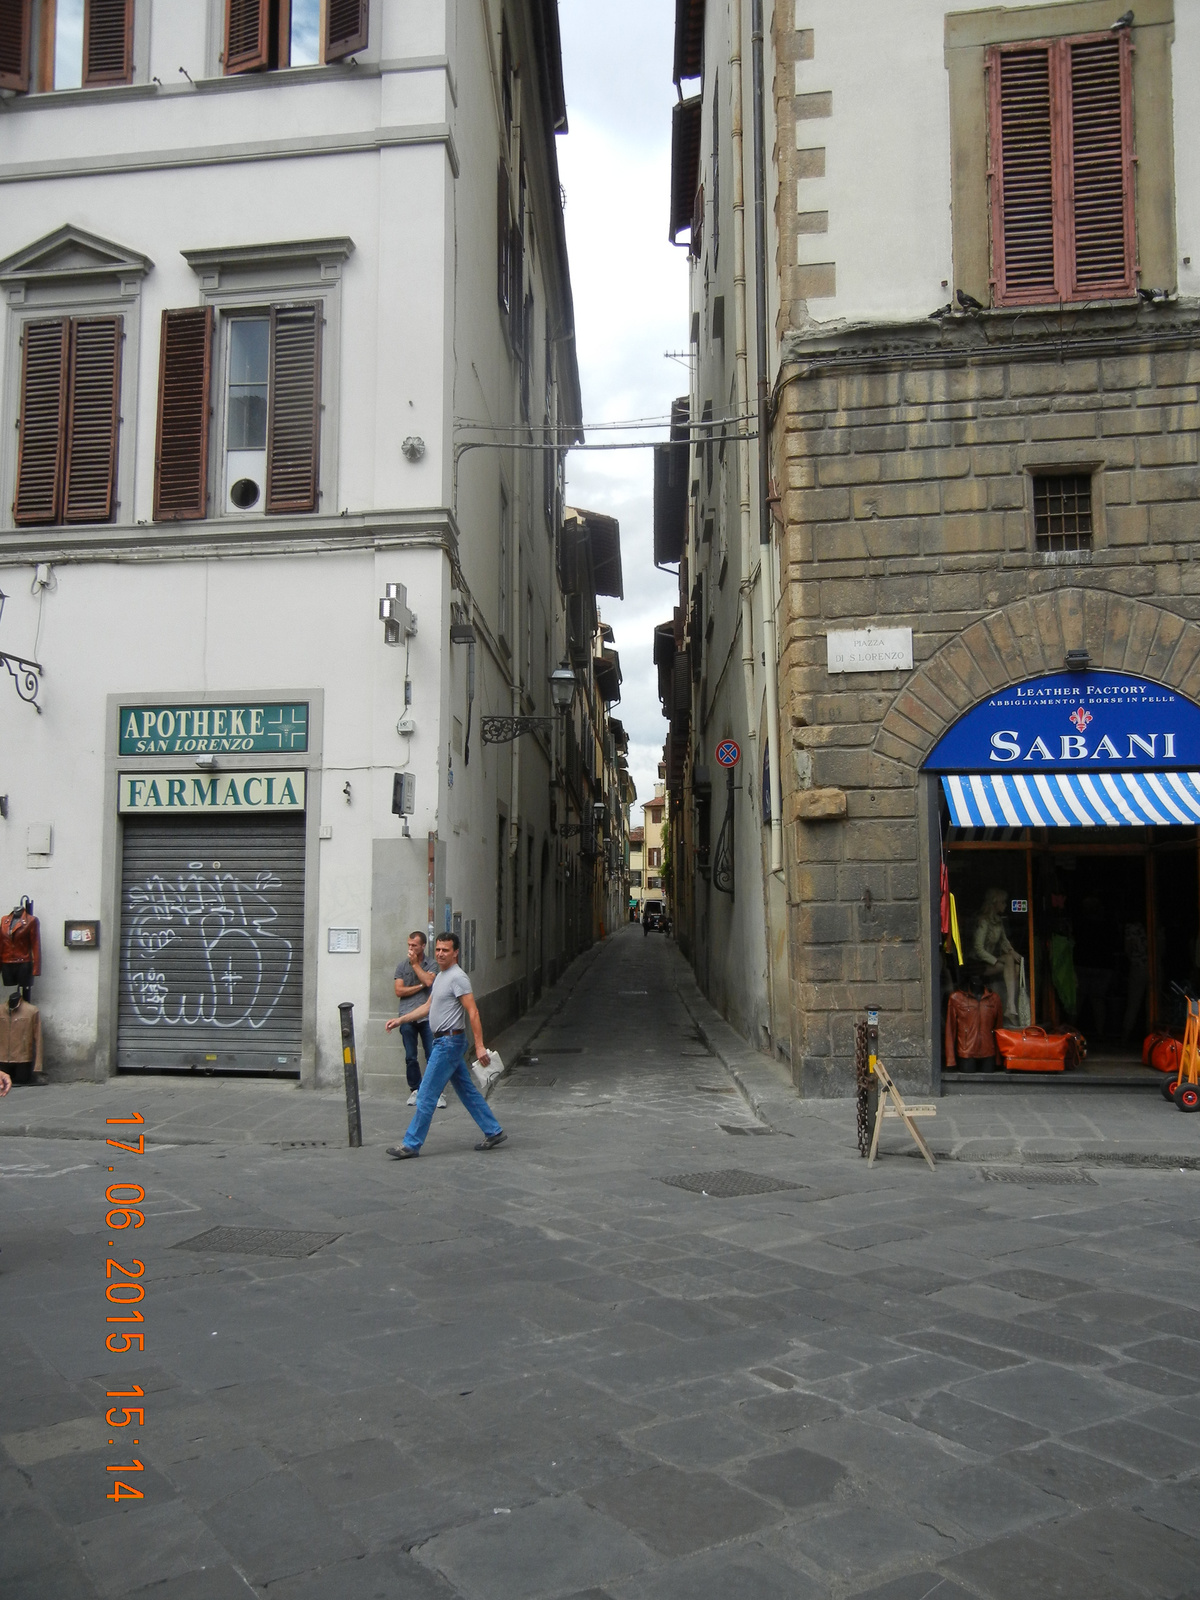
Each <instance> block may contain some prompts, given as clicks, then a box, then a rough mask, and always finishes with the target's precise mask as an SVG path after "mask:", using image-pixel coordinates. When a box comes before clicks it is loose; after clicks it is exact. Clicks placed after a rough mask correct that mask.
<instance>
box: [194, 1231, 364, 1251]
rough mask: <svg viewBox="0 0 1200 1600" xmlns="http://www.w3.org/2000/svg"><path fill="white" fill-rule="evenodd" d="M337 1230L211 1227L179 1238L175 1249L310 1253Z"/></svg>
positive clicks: (330, 1239)
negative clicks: (308, 1231) (203, 1231)
mask: <svg viewBox="0 0 1200 1600" xmlns="http://www.w3.org/2000/svg"><path fill="white" fill-rule="evenodd" d="M340 1238H341V1234H340V1233H303V1232H301V1231H300V1230H299V1229H298V1228H210V1229H209V1230H208V1232H207V1233H198V1234H197V1235H196V1237H195V1238H194V1239H181V1240H180V1242H179V1243H178V1244H177V1245H175V1246H174V1249H176V1250H202V1251H205V1252H209V1251H211V1252H212V1253H214V1254H225V1255H238V1256H295V1257H299V1256H311V1255H312V1254H313V1252H314V1251H316V1250H320V1249H321V1248H322V1246H323V1245H327V1244H332V1243H333V1241H334V1240H335V1239H340Z"/></svg>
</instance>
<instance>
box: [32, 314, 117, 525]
mask: <svg viewBox="0 0 1200 1600" xmlns="http://www.w3.org/2000/svg"><path fill="white" fill-rule="evenodd" d="M124 329H125V323H124V318H123V317H120V316H95V317H50V318H46V319H40V318H39V319H36V320H33V319H31V320H30V321H28V322H26V323H25V325H24V328H23V330H22V338H21V378H20V400H19V406H20V409H19V413H18V418H17V468H16V486H15V493H14V495H13V503H12V516H13V521H14V523H15V524H16V525H17V526H18V527H38V526H45V527H53V526H57V525H62V524H69V523H102V522H111V521H112V520H113V518H114V516H115V514H116V507H117V500H116V489H117V445H118V436H119V432H120V422H121V415H120V413H121V354H122V344H123V341H124Z"/></svg>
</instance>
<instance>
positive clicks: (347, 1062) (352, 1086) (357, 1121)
mask: <svg viewBox="0 0 1200 1600" xmlns="http://www.w3.org/2000/svg"><path fill="white" fill-rule="evenodd" d="M338 1012H339V1014H340V1016H341V1020H342V1067H343V1070H344V1071H345V1074H346V1124H347V1127H348V1128H349V1134H350V1140H349V1142H350V1148H351V1150H357V1149H359V1148H360V1146H361V1145H362V1112H361V1110H360V1109H359V1104H358V1057H357V1056H356V1055H355V1053H354V1006H353V1005H352V1004H351V1002H350V1001H349V1000H343V1001H342V1003H341V1005H340V1006H339V1007H338Z"/></svg>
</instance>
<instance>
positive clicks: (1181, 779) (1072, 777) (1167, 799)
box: [942, 772, 1200, 828]
mask: <svg viewBox="0 0 1200 1600" xmlns="http://www.w3.org/2000/svg"><path fill="white" fill-rule="evenodd" d="M942 788H943V789H944V790H945V791H946V799H947V800H948V801H949V803H950V819H951V821H952V822H953V824H954V826H955V827H956V828H1142V827H1146V826H1147V825H1165V826H1171V825H1173V824H1177V823H1181V822H1182V823H1190V824H1193V825H1194V824H1196V823H1200V772H1070V773H1066V772H1064V773H1043V772H1031V773H1028V774H1022V775H1020V776H1018V775H1017V774H1016V773H1004V774H1000V773H991V772H989V773H964V774H962V775H961V776H955V777H951V778H945V777H944V778H943V779H942Z"/></svg>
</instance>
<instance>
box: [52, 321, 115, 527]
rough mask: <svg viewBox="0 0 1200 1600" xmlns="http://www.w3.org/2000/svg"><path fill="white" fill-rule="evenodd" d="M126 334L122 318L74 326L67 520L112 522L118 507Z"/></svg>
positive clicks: (65, 500)
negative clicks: (119, 433) (123, 352)
mask: <svg viewBox="0 0 1200 1600" xmlns="http://www.w3.org/2000/svg"><path fill="white" fill-rule="evenodd" d="M122 336H123V323H122V319H121V318H120V317H86V318H80V319H79V320H78V321H77V322H75V323H74V324H73V325H72V329H71V382H70V398H69V401H68V405H67V467H66V475H65V480H64V485H63V514H62V520H63V521H64V522H111V521H112V518H113V513H114V511H115V510H116V492H117V430H118V427H119V424H120V420H121V341H122Z"/></svg>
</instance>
